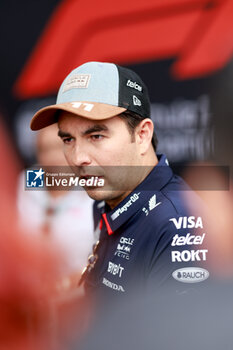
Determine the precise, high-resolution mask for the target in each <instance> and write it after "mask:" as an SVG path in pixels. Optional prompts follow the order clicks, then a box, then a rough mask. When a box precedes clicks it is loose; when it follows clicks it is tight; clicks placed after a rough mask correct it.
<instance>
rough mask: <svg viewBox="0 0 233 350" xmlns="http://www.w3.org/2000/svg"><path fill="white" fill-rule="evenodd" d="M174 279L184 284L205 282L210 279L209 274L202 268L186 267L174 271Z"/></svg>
mask: <svg viewBox="0 0 233 350" xmlns="http://www.w3.org/2000/svg"><path fill="white" fill-rule="evenodd" d="M172 277H173V278H175V280H177V281H179V282H183V283H197V282H202V281H205V280H206V279H207V278H208V277H209V272H208V271H207V270H205V269H202V268H201V267H185V268H183V269H179V270H176V271H174V272H173V273H172Z"/></svg>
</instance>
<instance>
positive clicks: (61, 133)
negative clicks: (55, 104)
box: [57, 130, 72, 138]
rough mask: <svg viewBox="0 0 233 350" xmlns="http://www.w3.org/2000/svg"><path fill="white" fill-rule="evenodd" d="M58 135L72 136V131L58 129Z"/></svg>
mask: <svg viewBox="0 0 233 350" xmlns="http://www.w3.org/2000/svg"><path fill="white" fill-rule="evenodd" d="M57 134H58V136H59V137H61V138H63V137H72V135H71V134H70V133H68V132H64V131H62V130H58V133H57Z"/></svg>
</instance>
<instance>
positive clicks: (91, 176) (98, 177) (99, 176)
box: [80, 174, 104, 180]
mask: <svg viewBox="0 0 233 350" xmlns="http://www.w3.org/2000/svg"><path fill="white" fill-rule="evenodd" d="M92 178H95V179H96V178H97V179H103V178H104V176H101V175H95V174H92V175H91V174H85V175H80V179H85V180H88V179H92Z"/></svg>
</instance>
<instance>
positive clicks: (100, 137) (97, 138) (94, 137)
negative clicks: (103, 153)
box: [90, 134, 104, 141]
mask: <svg viewBox="0 0 233 350" xmlns="http://www.w3.org/2000/svg"><path fill="white" fill-rule="evenodd" d="M103 137H104V136H103V135H100V134H94V135H91V136H90V138H91V140H93V141H97V140H101V139H102V138H103Z"/></svg>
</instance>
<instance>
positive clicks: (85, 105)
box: [71, 102, 94, 112]
mask: <svg viewBox="0 0 233 350" xmlns="http://www.w3.org/2000/svg"><path fill="white" fill-rule="evenodd" d="M71 104H72V107H73V108H79V107H83V109H84V111H87V112H90V111H91V110H92V108H93V107H94V105H93V104H92V103H84V102H72V103H71Z"/></svg>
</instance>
